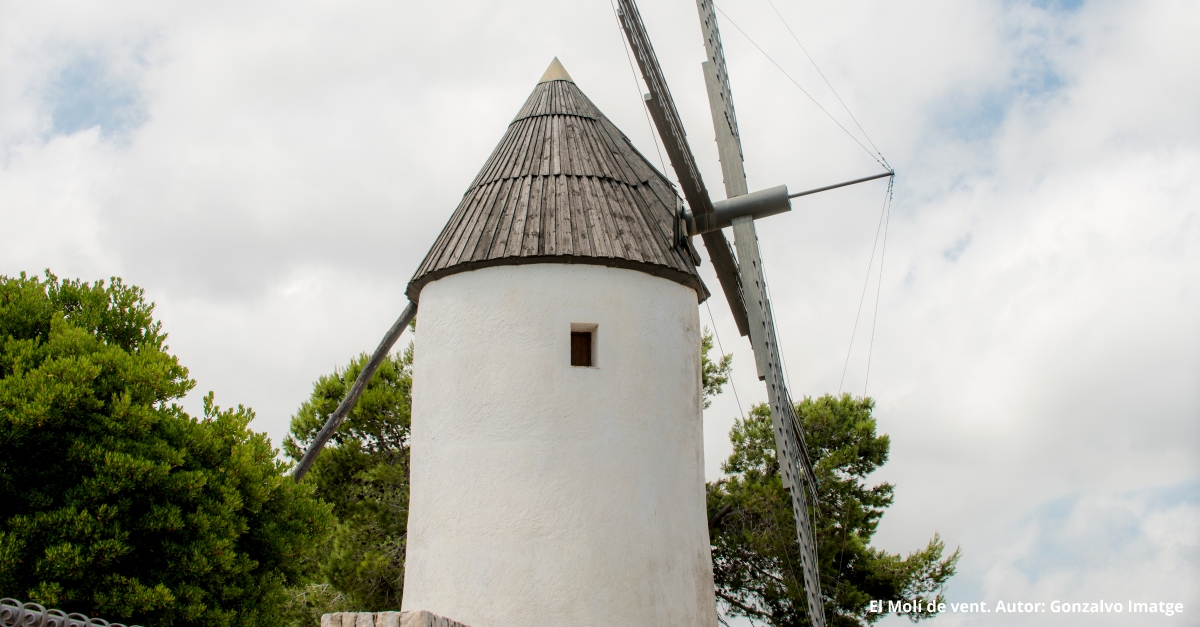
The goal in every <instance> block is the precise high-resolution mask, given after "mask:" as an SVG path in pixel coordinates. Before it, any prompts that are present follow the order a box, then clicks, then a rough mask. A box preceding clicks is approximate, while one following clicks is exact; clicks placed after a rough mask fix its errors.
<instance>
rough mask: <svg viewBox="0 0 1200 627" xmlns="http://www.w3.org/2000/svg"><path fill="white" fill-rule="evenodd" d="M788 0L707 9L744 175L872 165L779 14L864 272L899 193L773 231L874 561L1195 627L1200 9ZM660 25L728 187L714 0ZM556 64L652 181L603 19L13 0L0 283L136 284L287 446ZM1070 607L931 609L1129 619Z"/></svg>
mask: <svg viewBox="0 0 1200 627" xmlns="http://www.w3.org/2000/svg"><path fill="white" fill-rule="evenodd" d="M774 1H775V6H776V7H778V10H779V13H780V14H781V15H782V19H781V18H780V16H778V15H776V13H775V12H774V11H773V10H772V7H771V5H770V4H769V3H768V2H767V0H724V1H723V2H721V3H719V4H718V6H720V7H721V9H722V10H723V11H724V15H722V16H721V20H722V21H721V25H722V29H723V31H722V32H723V34H724V40H725V46H726V51H727V54H728V58H729V70H730V75H731V78H732V83H733V93H734V98H735V104H736V106H737V111H738V116H739V119H740V122H741V131H742V137H743V143H744V147H745V153H746V171H747V173H748V176H749V182H750V187H751V189H757V188H763V187H769V186H772V185H777V184H780V183H786V184H787V185H789V186H790V188H791V189H793V190H800V189H808V188H811V187H817V186H820V185H825V184H829V183H833V182H838V181H842V180H846V179H850V178H857V177H860V176H865V175H868V174H873V173H875V172H878V171H880V166H879V165H877V164H876V163H875V162H874V161H873V160H872V158H871V157H870V156H869V154H868V153H867V152H866V151H864V150H863V149H862V148H861V147H860V146H859V144H858V143H857V142H862V143H865V144H868V145H869V142H868V140H867V136H864V134H863V133H862V132H860V130H859V129H858V127H857V125H855V123H854V120H852V119H851V118H850V117H849V115H848V114H847V112H846V110H845V109H843V108H842V107H841V105H840V104H839V103H838V101H837V99H836V98H835V97H834V95H833V93H832V92H831V91H830V89H829V87H827V86H826V84H825V83H824V82H823V81H822V80H821V77H820V75H818V74H817V72H816V71H815V70H814V69H813V66H812V65H811V64H810V63H809V60H808V59H807V58H806V57H805V55H804V53H803V52H802V51H801V49H800V47H799V46H798V45H797V42H796V41H795V40H794V39H793V38H792V36H791V35H790V34H789V32H788V30H787V28H786V27H785V23H786V24H787V25H788V26H790V27H791V29H792V31H794V32H795V35H796V36H797V37H798V38H799V41H800V42H802V43H803V45H804V46H805V48H806V49H807V50H808V53H809V54H811V56H812V58H813V59H814V60H815V62H816V63H817V64H818V65H819V67H820V68H821V70H822V71H823V72H824V74H825V76H826V77H827V78H828V79H829V82H830V83H831V84H832V85H833V87H834V88H836V89H837V93H838V94H839V95H840V96H841V99H842V100H843V101H844V102H845V104H846V105H847V106H848V107H849V110H850V111H851V112H853V115H854V116H855V118H857V121H858V122H859V123H861V126H862V128H863V129H865V131H866V133H869V139H870V141H871V142H873V143H874V145H876V146H878V147H879V149H880V150H881V151H882V152H883V154H884V155H885V156H886V157H887V159H888V160H889V161H890V163H891V164H892V165H893V166H894V167H895V169H896V170H897V172H898V176H897V178H896V188H895V197H894V202H893V205H892V209H891V215H890V218H889V219H888V220H887V223H888V229H887V239H886V248H885V255H884V259H883V264H882V281H880V279H879V273H880V252H881V249H884V246H883V242H882V240H880V241H879V244H878V247H876V244H875V242H876V232H877V226H878V224H879V219H880V215H881V214H880V210H881V208H882V206H883V205H882V203H883V199H884V195H885V190H886V183H885V182H882V181H876V182H873V183H868V184H864V185H861V186H858V187H855V188H849V189H845V190H839V191H834V192H828V193H825V194H821V195H818V196H813V197H811V198H807V199H803V200H800V201H797V202H795V204H794V209H795V210H794V211H792V212H791V213H790V214H787V215H782V216H777V217H772V218H769V219H768V220H767V221H766V222H764V223H760V226H759V229H760V230H759V233H760V238H761V244H762V248H763V254H764V260H765V267H766V270H767V275H768V279H769V282H770V287H771V290H772V295H773V299H774V301H773V302H774V308H775V311H776V314H777V318H778V325H779V332H780V336H781V340H782V343H783V350H784V353H785V360H786V362H787V366H788V375H789V379H790V381H791V386H792V388H793V392H794V394H795V395H796V396H800V395H819V394H823V393H826V392H834V393H836V392H838V391H839V390H845V391H849V392H852V393H855V394H862V393H863V390H864V386H866V391H867V393H868V394H869V395H871V396H872V397H874V398H875V399H876V400H877V402H878V406H877V416H878V418H879V426H880V429H881V431H883V432H886V433H889V434H890V435H891V436H892V453H891V461H890V462H889V463H888V465H887V466H886V467H885V468H884V469H883V470H881V471H880V472H879V473H878V476H879V478H880V479H882V480H888V481H892V482H894V483H896V485H897V486H898V487H897V491H896V504H895V506H893V507H892V509H891V510H890V511H889V513H888V514H887V516H886V517H885V518H884V522H883V525H882V527H881V529H880V532H879V534H878V536H877V543H878V545H879V546H881V547H883V548H886V549H888V550H892V551H899V552H907V551H910V550H913V549H916V548H918V547H920V546H923V545H924V543H925V542H926V541H927V540H928V538H929V537H930V536H931V535H932V534H933V532H934V531H937V532H940V533H941V535H942V537H943V538H944V539H945V540H946V542H947V544H948V545H949V546H950V547H954V546H961V547H962V549H963V559H962V562H961V565H960V574H959V575H958V576H957V577H956V578H955V579H954V580H953V583H952V584H951V586H950V588H949V596H950V599H951V600H952V601H988V602H989V603H991V604H994V603H995V602H996V601H998V600H1007V601H1017V600H1022V601H1037V602H1049V601H1052V600H1055V599H1059V600H1070V601H1092V600H1099V599H1101V598H1103V599H1106V600H1109V601H1112V600H1128V599H1134V600H1143V601H1173V602H1182V603H1185V604H1186V610H1185V613H1184V614H1182V615H1177V616H1174V617H1170V618H1167V617H1159V616H1156V617H1153V620H1149V621H1148V622H1145V623H1143V624H1163V625H1200V593H1198V591H1200V177H1198V176H1197V172H1200V115H1197V112H1200V40H1198V39H1197V38H1196V37H1195V33H1196V32H1197V29H1198V28H1200V4H1197V3H1194V2H1185V1H1182V0H1180V1H1171V0H1161V1H1159V0H1148V1H1143V2H1124V3H1122V2H1106V1H1103V0H1086V1H1083V2H1076V1H1061V2H1056V1H1053V0H1050V1H1046V2H1028V1H1018V0H1012V1H984V0H980V1H977V2H972V3H964V2H950V1H938V0H929V1H922V2H906V3H895V2H883V1H881V0H861V1H859V0H854V1H850V2H815V1H812V0H774ZM642 12H643V16H644V18H645V21H646V25H647V29H648V30H649V32H650V35H651V37H652V38H653V41H654V43H655V45H656V48H657V52H658V56H659V58H660V60H661V62H662V65H663V67H664V70H665V73H666V76H667V78H668V81H669V83H670V86H671V89H672V90H673V92H674V96H675V99H676V102H677V104H678V106H679V108H680V113H681V116H682V118H683V121H684V124H685V126H686V128H687V129H688V130H689V132H690V139H691V142H692V146H693V149H694V150H695V152H696V153H697V158H698V160H699V161H700V166H701V170H702V172H703V174H704V176H705V178H706V180H707V181H708V186H709V188H710V189H711V190H714V193H716V194H717V195H718V197H719V196H720V194H721V192H720V189H721V185H720V180H721V179H720V170H719V165H718V162H717V158H716V149H715V145H714V144H713V142H712V127H711V122H710V121H709V119H708V110H707V101H706V100H705V96H704V93H705V92H704V87H703V77H702V75H701V72H700V67H699V63H700V62H701V61H702V60H703V58H704V52H703V47H702V45H701V41H700V35H699V26H698V21H697V17H696V12H695V6H694V4H693V3H692V2H690V1H689V0H672V1H670V2H666V1H663V2H654V3H651V2H645V3H644V6H642ZM735 23H736V24H737V27H739V28H735V27H734V26H733V24H735ZM751 39H752V40H753V41H754V42H755V43H756V44H757V45H755V44H752V43H751ZM760 48H761V49H760ZM767 55H769V57H770V59H773V60H774V61H771V60H770V59H768V56H767ZM554 56H558V57H559V58H560V59H561V60H562V62H563V64H564V65H565V66H566V68H567V70H568V71H569V72H570V73H571V74H572V76H573V77H574V78H575V80H576V83H577V84H578V85H579V86H580V88H581V89H583V91H584V92H585V93H586V94H588V96H589V97H590V98H591V99H592V100H593V101H594V102H595V103H596V104H597V106H599V108H600V109H601V110H602V111H604V112H605V113H606V114H607V115H608V116H609V117H610V118H612V120H613V121H614V122H615V123H616V124H617V125H618V126H619V127H620V128H621V129H623V130H624V131H625V133H626V134H628V135H629V136H630V137H631V138H632V139H633V141H634V142H635V143H636V144H637V145H638V146H639V147H640V149H641V150H642V152H643V153H644V154H646V155H648V156H650V158H651V159H652V160H657V158H658V157H657V150H656V148H655V143H654V140H653V135H652V134H651V129H650V127H649V126H648V122H647V119H646V115H645V113H644V110H643V108H642V105H641V102H640V98H639V93H640V91H641V90H642V87H641V86H640V85H639V84H638V79H637V78H636V77H635V76H634V75H633V74H632V73H631V68H630V65H629V61H628V59H627V57H626V53H625V51H624V45H623V40H622V38H621V34H620V32H619V30H618V27H617V22H616V20H615V18H614V15H613V10H612V7H611V5H610V4H609V3H608V1H607V0H587V1H586V2H572V3H562V2H550V1H536V0H534V1H527V2H521V3H496V2H486V1H477V0H470V1H465V2H458V3H453V4H447V3H386V2H371V1H365V0H364V1H354V2H342V3H309V2H296V1H289V2H265V1H264V2H256V3H245V2H207V3H161V2H121V1H110V2H105V3H91V2H75V3H72V2H37V3H32V2H12V1H0V274H8V275H12V274H15V273H18V272H20V271H27V272H31V273H40V272H42V271H43V270H44V269H46V268H51V269H52V270H53V271H54V272H55V273H57V274H59V275H60V276H64V277H79V278H84V279H99V278H106V277H109V276H112V275H118V276H122V277H124V278H125V279H126V281H128V282H131V283H134V284H137V285H140V286H142V287H144V288H145V289H146V291H147V294H148V296H149V298H150V299H152V300H153V301H155V302H156V303H157V304H158V308H157V312H158V315H159V316H160V317H161V319H162V320H163V323H164V326H165V327H166V329H167V331H168V332H169V334H170V345H171V348H172V350H173V351H174V352H175V353H176V354H178V355H179V356H180V358H181V359H182V361H183V362H184V363H185V364H186V365H187V366H188V367H189V368H190V369H191V374H192V376H193V377H194V378H195V379H196V380H197V381H198V388H197V391H196V392H195V393H194V394H193V397H191V398H189V399H188V405H189V407H192V408H195V407H197V406H198V405H199V399H200V397H201V396H202V394H203V393H204V392H205V391H207V390H214V391H215V392H216V397H217V401H218V403H221V404H224V405H230V404H237V403H243V404H246V405H248V406H251V407H253V408H254V409H255V410H256V411H257V412H258V419H257V421H256V422H255V426H256V428H258V429H259V430H264V431H267V432H268V433H270V435H271V437H272V439H273V440H275V441H276V442H278V441H279V438H280V437H281V436H282V435H283V434H284V433H285V431H286V427H287V423H288V419H289V417H290V415H291V414H292V412H293V411H294V410H295V409H296V407H297V406H298V405H299V403H300V402H301V401H302V400H303V399H304V398H306V397H307V395H308V392H309V390H310V387H311V384H312V382H313V380H315V379H316V378H317V377H318V376H320V375H321V374H324V373H327V372H330V371H331V370H332V369H333V368H334V367H336V366H339V365H341V364H344V363H345V362H346V361H348V359H349V358H350V357H351V356H352V355H354V354H356V353H358V352H361V351H369V350H371V349H372V348H373V347H374V346H375V344H376V343H377V342H378V339H379V337H380V336H381V334H382V332H383V331H384V330H386V329H387V327H388V326H389V325H390V324H391V322H392V321H393V320H394V318H395V316H396V315H397V314H398V313H399V312H400V310H401V308H402V306H403V303H404V297H403V294H402V293H403V289H404V286H405V284H406V283H407V281H408V279H409V277H410V276H411V274H412V272H413V270H414V269H415V268H416V266H417V264H418V262H419V261H420V259H421V257H422V256H423V255H424V253H425V252H426V250H428V248H429V246H430V245H431V244H432V242H433V239H434V237H435V236H436V235H437V233H438V232H439V230H440V229H441V227H442V225H443V224H444V223H445V221H446V219H447V218H448V216H449V215H450V213H451V211H452V210H453V209H454V207H455V205H456V204H457V202H458V199H459V198H460V196H461V194H462V193H463V191H464V190H465V188H466V186H467V184H468V183H469V182H470V181H471V179H472V178H473V177H474V175H475V173H476V171H477V170H478V168H479V167H480V166H481V165H482V163H483V161H484V159H485V158H486V157H487V156H488V154H489V152H490V151H491V149H492V148H493V147H494V146H495V144H496V142H497V141H498V140H499V139H500V137H501V136H502V135H503V133H504V130H505V128H506V126H507V124H508V122H509V120H510V119H511V118H512V116H513V114H514V113H515V112H516V111H517V109H518V108H519V107H520V106H521V104H522V103H523V102H524V100H525V97H526V96H527V95H528V94H529V92H530V90H531V89H532V88H533V86H534V84H535V83H536V81H537V79H538V77H539V76H540V75H541V73H542V71H543V70H544V69H545V67H546V65H547V64H548V63H549V61H550V59H551V58H552V57H554ZM776 64H778V67H777V66H776ZM780 68H782V70H781V69H780ZM784 71H786V73H787V74H786V75H785V74H784ZM789 77H790V78H789ZM793 80H794V81H795V82H793ZM796 83H798V84H799V87H798V86H797V84H796ZM801 87H802V88H803V89H804V90H806V91H807V92H808V93H809V94H811V95H812V97H813V98H814V99H815V100H816V101H817V102H818V103H819V104H820V105H821V106H822V107H824V108H825V109H826V110H827V111H828V112H829V113H830V114H831V115H832V117H833V118H834V120H836V122H835V121H834V120H831V119H830V117H828V116H827V115H826V114H825V113H823V112H822V110H821V109H820V108H818V106H817V105H816V104H814V102H813V100H811V99H810V98H809V97H808V96H806V95H805V93H804V92H802V91H801V89H800V88H801ZM838 124H841V125H842V126H845V127H846V128H848V129H851V130H852V131H854V133H853V134H854V135H855V136H856V137H857V141H856V140H855V139H853V138H852V137H850V136H849V135H848V134H847V133H846V132H844V131H843V130H842V128H839V126H838ZM873 248H875V256H874V258H873V262H872V256H871V255H872V250H873ZM869 264H870V268H871V269H870V270H869V272H870V274H868V265H869ZM703 270H704V272H705V276H706V278H707V280H708V281H709V285H710V287H711V288H713V290H714V292H716V293H717V294H718V295H717V296H715V297H714V298H713V299H712V300H711V301H710V302H709V304H710V305H711V311H712V320H710V319H709V308H708V307H706V306H702V307H701V319H702V320H704V321H705V324H706V325H708V326H712V327H714V328H715V329H716V330H717V332H718V333H719V336H720V339H721V341H722V346H723V347H724V349H725V350H726V351H731V352H733V353H734V355H735V361H734V364H735V369H736V370H735V372H736V376H735V381H734V383H735V385H734V388H735V389H736V391H737V396H736V397H735V396H734V394H733V393H732V392H733V390H728V391H727V392H726V393H725V394H724V395H723V396H722V397H721V398H719V399H718V400H717V401H716V402H715V403H714V404H713V406H712V408H711V409H710V410H709V411H708V412H707V413H706V416H705V426H706V439H707V448H706V460H707V466H708V473H709V476H710V477H716V476H718V475H719V473H720V469H719V466H720V461H721V459H722V458H723V457H724V456H726V455H727V454H728V451H729V446H728V442H727V438H726V435H727V432H728V430H729V427H730V426H731V424H732V421H733V418H734V417H735V416H737V415H738V414H739V411H740V409H739V407H740V408H743V409H744V408H747V407H748V406H749V405H750V404H751V403H754V402H759V401H762V400H763V399H764V397H765V391H764V390H763V389H762V387H761V384H760V383H758V382H757V381H756V379H755V377H754V374H753V358H752V356H751V353H750V350H749V345H748V344H747V343H746V341H745V340H744V339H741V338H739V337H738V336H737V332H736V330H735V328H734V326H733V323H732V320H731V318H730V317H729V316H728V314H727V308H726V306H725V303H724V301H723V300H722V298H721V296H720V295H719V290H717V289H716V283H715V278H713V277H712V275H711V273H710V269H709V268H708V266H707V264H706V265H705V266H704V268H703ZM864 286H865V288H864ZM864 294H865V297H864ZM876 294H878V298H876ZM860 300H862V308H861V309H862V315H861V318H858V324H857V328H856V327H855V321H856V318H857V312H858V311H859V305H860ZM876 311H877V312H878V313H877V316H876V313H875V312H876ZM872 327H873V328H874V341H873V342H872V341H871V329H872ZM852 334H853V344H851V338H852ZM868 351H870V355H869V359H870V376H869V378H868V376H867V363H868ZM847 355H849V359H848V360H847ZM843 370H845V376H844V378H843ZM1084 618H1085V617H1078V620H1077V622H1076V623H1072V622H1071V620H1069V619H1067V618H1065V617H1062V616H1052V615H1035V616H1030V615H1014V616H1005V615H997V614H994V613H993V614H990V615H981V616H970V615H961V614H960V615H952V614H949V615H944V616H941V617H939V618H937V619H936V620H935V621H934V623H935V624H941V625H976V624H978V625H1000V624H1004V625H1009V624H1012V625H1050V624H1131V623H1132V622H1135V621H1132V620H1131V617H1129V616H1121V615H1113V616H1108V617H1100V620H1096V619H1095V617H1086V618H1087V620H1083V619H1084ZM892 620H893V619H889V621H892ZM1139 622H1140V621H1139ZM895 624H899V622H896V623H895Z"/></svg>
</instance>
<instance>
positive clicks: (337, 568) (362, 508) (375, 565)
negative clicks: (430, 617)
mask: <svg viewBox="0 0 1200 627" xmlns="http://www.w3.org/2000/svg"><path fill="white" fill-rule="evenodd" d="M412 356H413V355H412V345H411V344H410V345H409V347H408V349H407V350H406V351H405V352H404V353H403V354H401V355H397V354H393V355H390V356H388V358H387V359H386V360H384V362H383V363H382V364H381V365H380V366H379V369H378V370H376V371H375V374H374V375H373V376H372V377H371V380H370V382H369V383H368V384H367V388H366V390H365V391H364V392H363V394H362V396H361V397H360V398H359V400H358V404H357V405H355V407H354V409H353V410H351V412H350V414H349V415H348V416H346V419H345V422H343V423H342V426H341V428H339V429H338V431H337V433H335V434H334V435H333V437H332V438H331V439H330V442H329V444H328V445H326V447H325V450H324V451H323V452H322V453H321V455H320V456H318V457H317V460H316V462H315V463H314V464H313V467H312V469H311V470H310V471H309V473H308V474H307V475H306V476H305V478H304V482H305V483H311V484H312V485H314V486H315V488H316V494H317V495H318V496H319V497H320V498H321V499H323V500H324V501H326V502H328V503H330V504H332V506H333V512H334V515H335V516H337V519H338V526H337V531H336V532H335V533H334V535H333V537H332V540H331V542H330V544H329V545H328V547H327V548H326V550H325V555H326V556H325V558H324V560H323V562H322V574H323V576H324V578H325V580H326V581H327V582H328V583H329V584H331V585H332V586H333V590H332V591H331V590H321V589H317V588H311V587H310V588H309V589H308V590H305V591H302V593H303V594H304V595H307V596H308V597H311V599H312V600H310V601H308V603H309V604H314V603H315V604H317V605H319V604H320V603H335V604H345V605H348V606H353V607H354V609H356V610H361V611H379V610H395V609H399V607H400V598H401V593H402V591H403V586H404V549H405V540H406V537H407V536H406V534H407V527H408V442H409V422H410V411H411V407H412ZM367 358H368V357H367V355H366V354H363V355H360V356H359V357H358V358H356V359H354V360H353V361H351V362H350V364H349V365H348V366H346V367H345V368H341V369H338V370H336V371H335V372H334V373H332V374H330V375H326V376H323V377H321V378H320V379H319V380H318V381H317V382H316V383H315V384H314V385H313V392H312V395H311V396H310V397H309V399H308V400H307V401H305V402H304V404H302V405H301V406H300V410H299V411H297V412H296V415H295V416H293V417H292V425H291V435H290V436H289V437H288V438H287V439H286V440H285V441H284V450H285V451H286V452H287V454H288V455H289V456H290V457H291V458H292V459H297V460H298V459H300V457H302V456H303V455H304V450H305V449H306V448H307V447H308V445H309V443H311V442H312V440H313V439H314V438H315V437H316V434H317V432H318V431H320V429H321V426H322V425H324V424H325V421H326V420H327V419H328V418H329V416H330V415H331V414H332V413H333V411H334V410H335V409H336V408H337V406H338V403H340V402H341V401H342V398H343V397H344V396H345V395H346V392H347V391H349V389H350V386H351V385H353V383H354V380H355V379H356V378H357V377H358V374H359V373H360V372H362V369H363V366H364V365H366V362H367ZM339 593H340V594H341V595H343V597H342V598H339V597H338V596H337V595H338V594H339ZM330 607H332V606H330Z"/></svg>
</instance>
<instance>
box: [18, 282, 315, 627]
mask: <svg viewBox="0 0 1200 627" xmlns="http://www.w3.org/2000/svg"><path fill="white" fill-rule="evenodd" d="M153 308H154V306H153V304H152V303H147V302H146V301H145V300H144V295H143V292H142V290H140V289H138V288H136V287H132V286H126V285H124V284H123V283H122V282H121V280H120V279H116V278H114V279H113V280H112V282H111V283H109V284H108V285H105V283H104V282H103V281H97V282H96V283H94V284H91V285H89V284H88V283H84V282H80V281H59V280H58V278H57V277H55V276H54V275H52V274H50V273H49V272H47V273H46V278H45V280H44V281H43V280H39V279H37V278H28V277H26V276H25V274H21V275H20V276H19V277H15V278H13V277H6V276H0V450H3V451H4V453H3V455H0V504H3V505H2V507H0V596H12V597H17V598H21V599H24V600H30V601H36V602H39V603H42V604H44V605H47V606H52V607H58V608H61V609H63V610H66V611H68V612H81V613H84V614H88V615H92V616H103V617H105V618H108V619H110V620H112V619H121V620H122V621H137V622H140V623H143V624H147V625H157V626H161V627H169V626H176V625H179V626H182V625H206V626H207V625H222V626H224V625H268V624H270V623H272V622H274V614H275V613H276V611H277V609H278V608H279V606H280V604H281V603H282V602H283V601H284V599H285V593H284V590H285V586H289V585H296V584H298V583H301V582H303V581H305V579H306V577H307V575H308V571H310V570H311V569H312V566H313V559H312V547H313V546H314V544H318V543H319V542H320V541H321V538H322V537H323V535H325V534H326V533H327V532H328V529H329V528H330V526H331V524H332V517H331V515H330V513H329V507H328V506H327V505H325V504H322V503H320V502H319V501H317V500H316V499H315V498H313V496H312V494H311V492H312V490H311V488H310V487H307V486H297V485H295V484H294V483H293V482H292V481H291V480H289V479H288V478H286V477H285V476H284V472H285V470H286V469H287V466H286V465H285V464H284V463H282V462H279V461H277V460H276V458H275V455H276V452H275V451H274V450H273V449H272V448H271V445H270V442H269V441H268V440H267V438H266V436H265V435H264V434H260V433H255V432H253V431H251V430H250V429H249V424H250V421H251V420H252V419H253V417H254V414H253V412H252V411H250V410H249V409H246V408H244V407H242V406H238V407H237V408H235V409H225V410H223V409H221V408H219V407H217V406H216V405H215V404H214V403H213V395H212V393H211V392H210V393H209V394H208V396H207V397H206V398H205V400H204V417H203V418H200V419H197V418H193V417H190V416H189V415H188V414H186V413H185V412H184V410H183V409H182V408H181V407H180V406H179V405H178V404H177V403H176V402H175V401H178V400H179V399H180V398H182V397H183V396H184V394H186V393H187V392H188V391H189V390H190V389H192V388H193V387H194V386H195V382H194V381H192V380H191V379H189V378H188V371H187V369H186V368H184V367H183V366H182V365H181V364H180V363H179V361H178V359H177V358H175V357H174V356H173V355H171V354H169V353H168V352H167V346H166V339H167V336H166V334H165V333H163V332H162V328H161V325H160V324H159V323H158V322H156V321H155V320H154V318H153V315H152V314H153Z"/></svg>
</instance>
